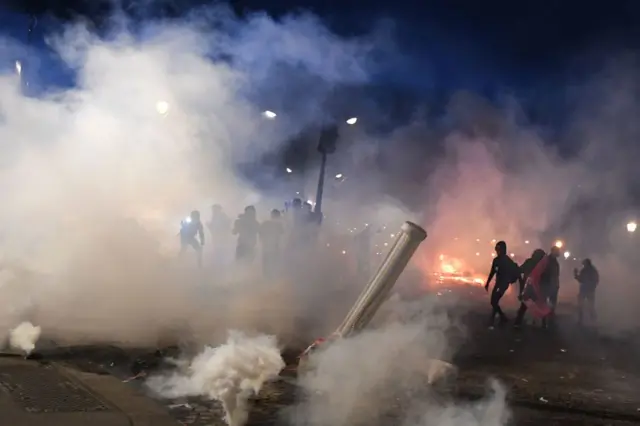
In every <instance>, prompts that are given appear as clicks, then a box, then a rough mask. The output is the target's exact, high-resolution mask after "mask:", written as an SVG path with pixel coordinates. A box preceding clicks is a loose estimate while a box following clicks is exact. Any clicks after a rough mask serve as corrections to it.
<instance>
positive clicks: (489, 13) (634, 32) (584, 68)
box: [0, 0, 640, 92]
mask: <svg viewBox="0 0 640 426" xmlns="http://www.w3.org/2000/svg"><path fill="white" fill-rule="evenodd" d="M79 1H80V0H75V1H74V2H73V3H70V2H68V1H67V0H23V1H18V0H2V1H0V4H4V6H5V10H7V9H8V8H9V7H10V8H11V9H13V11H14V12H15V11H17V12H24V11H25V7H26V6H25V5H26V4H28V3H30V4H32V5H34V6H35V7H36V8H38V7H41V6H43V5H44V4H45V3H48V4H49V5H52V4H53V5H57V7H58V9H60V8H61V5H66V4H68V5H72V6H73V7H78V2H79ZM16 2H17V3H19V4H20V5H21V6H19V7H16V6H15V5H13V6H12V5H11V3H16ZM86 2H87V3H90V4H94V5H95V4H96V1H91V0H86ZM194 2H198V3H200V2H199V1H198V0H181V1H179V2H178V1H176V0H173V1H172V2H171V3H172V4H173V9H174V10H181V9H185V5H186V4H188V3H191V4H193V3H194ZM74 3H75V4H74ZM231 3H232V4H233V6H234V7H235V8H236V10H237V11H239V12H241V13H244V12H248V11H255V10H266V11H268V12H269V13H271V14H274V15H280V14H284V13H289V12H292V11H296V10H311V11H313V12H315V13H317V14H318V15H320V16H322V17H323V18H324V19H325V20H326V21H327V22H328V23H329V25H330V26H331V27H332V29H334V31H337V32H339V33H342V34H346V35H353V34H358V33H361V32H363V31H366V30H367V29H368V28H370V27H371V25H372V24H373V23H374V22H376V21H379V20H382V19H384V20H388V21H389V22H390V23H392V25H393V28H394V30H393V32H394V36H395V38H396V41H397V42H398V46H399V48H400V49H402V51H403V53H406V58H407V59H406V60H405V61H403V63H401V64H395V65H396V66H395V67H394V64H390V65H389V66H388V69H389V75H385V76H381V78H385V79H387V80H389V83H390V84H394V85H404V86H409V87H411V88H412V89H413V90H418V91H424V92H428V91H433V90H442V89H446V90H448V89H454V90H455V89H458V88H463V89H472V90H476V91H480V92H491V91H493V90H496V89H501V90H504V89H505V88H506V89H509V90H512V91H514V92H518V91H526V90H528V89H530V88H532V87H536V88H538V87H540V88H544V87H547V88H549V87H552V86H555V85H556V84H566V82H567V81H568V80H571V79H576V78H578V79H579V78H582V77H584V76H585V75H588V73H590V72H592V71H593V70H594V69H596V68H597V67H598V66H599V65H600V62H601V61H602V60H603V59H604V58H606V57H607V56H609V55H611V54H612V53H613V52H616V51H620V50H623V49H628V48H638V47H640V2H639V1H634V0H611V1H602V0H597V1H592V2H584V1H578V0H524V1H513V0H413V1H412V0H396V1H390V2H383V1H375V0H368V1H364V0H324V1H322V0H298V1H295V0H270V1H267V0H243V1H234V2H231ZM85 9H86V8H85ZM0 25H1V27H0V28H2V30H4V31H9V32H10V33H12V34H13V35H16V34H19V33H20V32H21V31H24V30H22V28H24V27H25V26H26V23H25V18H24V16H23V17H22V18H20V17H19V15H16V14H14V13H6V12H5V13H4V14H3V15H2V16H1V17H0ZM23 34H24V32H23Z"/></svg>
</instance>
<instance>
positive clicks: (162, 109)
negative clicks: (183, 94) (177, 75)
mask: <svg viewBox="0 0 640 426" xmlns="http://www.w3.org/2000/svg"><path fill="white" fill-rule="evenodd" d="M156 111H158V114H160V115H166V114H167V113H168V112H169V102H167V101H158V102H156Z"/></svg>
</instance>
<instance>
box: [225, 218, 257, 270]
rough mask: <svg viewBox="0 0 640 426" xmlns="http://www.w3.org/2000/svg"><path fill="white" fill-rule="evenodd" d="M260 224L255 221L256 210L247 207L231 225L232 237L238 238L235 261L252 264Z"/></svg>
mask: <svg viewBox="0 0 640 426" xmlns="http://www.w3.org/2000/svg"><path fill="white" fill-rule="evenodd" d="M259 232H260V223H259V222H258V220H257V219H256V208H255V207H253V206H247V207H245V209H244V213H243V214H241V215H240V216H238V218H237V219H236V221H235V223H234V225H233V231H232V233H233V235H237V236H238V243H237V245H236V260H239V261H244V262H252V261H253V260H254V258H255V255H256V245H257V244H258V233H259Z"/></svg>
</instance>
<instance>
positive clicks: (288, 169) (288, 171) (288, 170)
mask: <svg viewBox="0 0 640 426" xmlns="http://www.w3.org/2000/svg"><path fill="white" fill-rule="evenodd" d="M285 170H286V171H287V173H293V170H291V169H290V168H288V167H287V168H286V169H285ZM296 194H299V192H296Z"/></svg>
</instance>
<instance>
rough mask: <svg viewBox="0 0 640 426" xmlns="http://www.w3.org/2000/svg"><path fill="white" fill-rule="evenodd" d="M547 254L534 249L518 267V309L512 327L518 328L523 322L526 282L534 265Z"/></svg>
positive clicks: (525, 310) (525, 309)
mask: <svg viewBox="0 0 640 426" xmlns="http://www.w3.org/2000/svg"><path fill="white" fill-rule="evenodd" d="M546 255H547V254H546V253H545V252H544V250H542V249H535V250H534V251H533V253H531V257H529V258H528V259H527V260H525V261H524V263H522V265H520V271H521V272H522V279H521V281H520V292H519V293H518V299H519V300H520V308H518V314H517V316H516V320H515V323H514V326H516V327H520V326H521V325H522V321H523V320H524V315H525V313H526V312H527V305H526V304H525V303H524V301H525V300H526V298H527V297H529V296H528V295H525V289H526V282H527V280H528V279H529V275H531V272H533V269H534V268H535V267H536V265H537V264H538V263H539V262H540V261H541V260H542V259H544V257H545V256H546Z"/></svg>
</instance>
